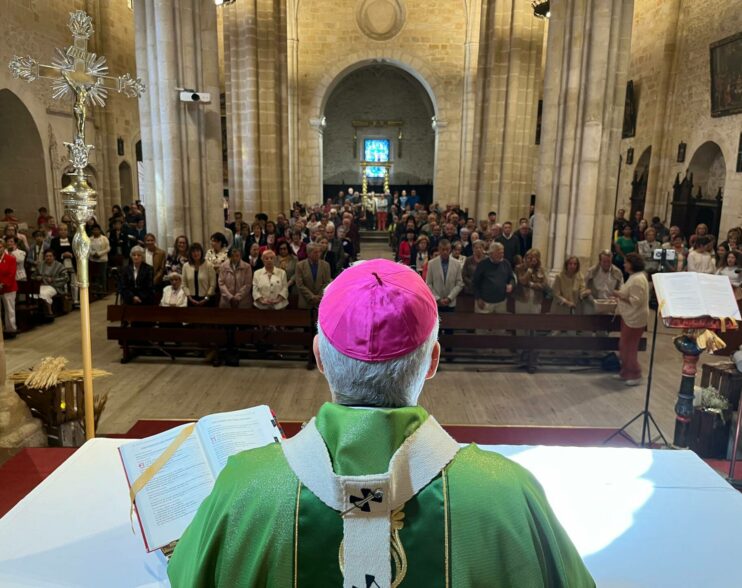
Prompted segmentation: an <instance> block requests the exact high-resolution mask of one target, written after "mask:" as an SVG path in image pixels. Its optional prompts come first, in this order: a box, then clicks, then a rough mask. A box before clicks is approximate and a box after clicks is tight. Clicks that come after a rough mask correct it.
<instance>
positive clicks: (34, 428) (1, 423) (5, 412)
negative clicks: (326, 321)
mask: <svg viewBox="0 0 742 588" xmlns="http://www.w3.org/2000/svg"><path fill="white" fill-rule="evenodd" d="M5 377H6V371H5V341H4V340H3V335H2V333H0V447H46V444H47V439H46V433H44V428H43V426H42V424H41V421H40V420H38V419H35V418H33V417H32V416H31V411H30V410H28V406H26V404H25V403H24V402H23V400H21V399H20V398H19V397H18V395H17V394H16V393H15V390H13V387H12V386H11V385H10V384H8V382H7V381H6V380H5Z"/></svg>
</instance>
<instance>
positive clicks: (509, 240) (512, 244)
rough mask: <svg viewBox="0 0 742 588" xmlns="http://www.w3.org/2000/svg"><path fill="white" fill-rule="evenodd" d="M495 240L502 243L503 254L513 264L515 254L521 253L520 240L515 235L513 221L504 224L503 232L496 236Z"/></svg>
mask: <svg viewBox="0 0 742 588" xmlns="http://www.w3.org/2000/svg"><path fill="white" fill-rule="evenodd" d="M495 226H497V225H495ZM495 241H496V242H497V243H500V245H502V247H503V252H504V253H503V255H504V257H505V259H506V260H507V261H508V262H509V263H510V265H511V266H512V265H513V261H514V260H515V256H516V255H520V240H519V239H518V238H517V237H516V236H515V235H513V223H511V222H510V221H506V222H504V223H503V224H502V234H501V235H500V236H499V237H496V238H495Z"/></svg>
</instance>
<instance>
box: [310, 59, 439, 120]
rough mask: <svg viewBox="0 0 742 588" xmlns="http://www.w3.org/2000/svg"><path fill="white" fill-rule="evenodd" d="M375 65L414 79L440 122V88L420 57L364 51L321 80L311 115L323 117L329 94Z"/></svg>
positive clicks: (342, 62) (336, 67) (342, 61)
mask: <svg viewBox="0 0 742 588" xmlns="http://www.w3.org/2000/svg"><path fill="white" fill-rule="evenodd" d="M375 63H379V64H386V65H391V66H394V67H398V68H399V69H401V70H404V71H405V72H407V73H408V74H410V75H411V76H412V77H413V78H415V79H416V80H417V81H418V82H420V84H421V85H422V87H423V88H425V90H426V91H427V93H428V97H429V98H430V101H431V102H432V103H433V110H434V112H435V116H436V118H440V116H441V112H442V111H443V110H444V108H445V104H443V99H442V97H443V96H444V92H443V88H442V84H441V82H440V80H439V79H438V77H437V76H436V74H435V72H434V71H433V69H432V68H431V67H429V66H428V65H427V63H425V62H424V61H423V60H421V59H420V58H419V57H416V56H414V55H412V54H409V53H407V52H404V51H400V50H393V51H389V52H385V51H379V53H378V54H377V55H373V56H369V55H368V52H367V51H363V52H360V51H359V52H355V53H351V54H350V55H347V56H346V57H345V58H344V59H339V60H338V61H336V62H335V63H334V64H333V67H332V68H331V69H330V70H328V71H327V72H326V73H325V74H324V75H323V76H322V78H321V79H320V81H319V83H318V84H317V87H316V89H315V92H314V95H313V97H312V107H311V109H310V112H312V113H316V116H317V118H318V119H321V118H322V117H323V116H324V112H325V107H326V106H327V101H328V99H329V98H330V95H331V94H332V91H333V90H334V89H335V87H337V85H338V84H339V83H340V82H341V81H342V80H343V79H344V78H345V77H346V76H347V75H348V74H349V73H351V72H353V71H355V70H357V69H361V68H363V67H366V66H369V65H373V64H375Z"/></svg>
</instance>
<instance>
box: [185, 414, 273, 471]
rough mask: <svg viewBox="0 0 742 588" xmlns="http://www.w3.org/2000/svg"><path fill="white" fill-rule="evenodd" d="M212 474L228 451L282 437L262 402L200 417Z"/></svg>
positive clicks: (236, 451) (244, 448)
mask: <svg viewBox="0 0 742 588" xmlns="http://www.w3.org/2000/svg"><path fill="white" fill-rule="evenodd" d="M196 429H197V430H198V434H199V435H200V436H201V443H202V445H203V448H204V453H205V454H206V459H207V460H208V462H209V464H210V466H211V469H212V472H213V474H214V478H216V477H217V476H218V475H219V472H221V471H222V469H224V466H225V465H227V459H228V458H229V456H230V455H234V454H235V453H239V452H241V451H245V450H247V449H255V448H256V447H262V446H263V445H268V444H269V443H273V442H274V441H278V440H280V438H281V433H280V431H279V430H278V428H276V427H275V426H274V425H273V415H272V413H271V411H270V408H268V407H267V406H265V405H261V406H256V407H253V408H247V409H245V410H238V411H234V412H224V413H218V414H212V415H208V416H205V417H203V418H202V419H201V420H200V421H199V423H198V425H197V426H196Z"/></svg>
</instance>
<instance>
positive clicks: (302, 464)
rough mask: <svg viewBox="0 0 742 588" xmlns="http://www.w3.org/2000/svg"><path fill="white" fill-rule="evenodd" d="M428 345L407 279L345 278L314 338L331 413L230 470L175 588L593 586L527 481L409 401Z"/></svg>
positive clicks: (430, 326) (433, 353)
mask: <svg viewBox="0 0 742 588" xmlns="http://www.w3.org/2000/svg"><path fill="white" fill-rule="evenodd" d="M266 265H267V264H266ZM389 301H394V303H393V304H390V303H389ZM358 309H363V313H362V314H361V315H360V316H359V313H358ZM437 334H438V312H437V309H436V302H435V299H434V298H433V295H432V294H431V293H430V291H429V290H428V288H427V286H426V285H425V282H423V281H422V279H421V278H420V277H419V276H418V275H417V274H416V273H415V272H414V271H412V270H411V269H410V268H408V267H403V266H401V265H398V264H395V263H393V262H391V261H389V260H382V259H376V260H373V261H366V262H362V263H359V264H356V265H354V266H352V267H350V268H349V269H348V270H346V271H344V272H343V273H342V274H340V276H339V277H338V278H337V279H336V280H335V281H334V282H332V283H331V284H330V285H329V286H328V287H327V290H326V291H325V295H324V297H323V298H322V302H321V304H320V307H319V319H318V335H317V337H316V338H315V342H314V353H315V357H316V358H317V366H318V368H319V370H320V372H321V373H323V374H324V375H325V377H326V378H327V382H328V384H329V388H330V391H331V393H332V403H327V404H325V405H323V406H322V407H321V408H320V410H319V413H318V414H317V416H316V417H315V418H313V419H312V420H311V421H310V422H309V423H308V424H307V425H306V426H305V427H304V428H303V429H302V431H301V432H300V433H298V434H297V435H296V436H294V437H293V438H291V439H289V440H287V441H284V442H283V443H281V444H279V443H273V444H270V445H268V446H265V447H262V448H260V449H254V450H251V451H245V452H242V453H240V454H238V455H235V456H233V457H231V458H230V459H229V461H228V463H227V466H226V468H225V469H224V470H223V471H222V472H221V474H220V475H219V478H218V479H217V481H216V484H215V486H214V489H213V491H212V493H211V495H210V496H209V497H208V498H207V499H206V500H205V501H204V502H203V503H202V504H201V506H200V508H199V510H198V512H197V514H196V516H195V518H194V520H193V522H192V523H191V525H190V526H189V527H188V529H187V530H186V532H185V533H184V535H183V537H182V538H181V539H180V541H179V542H178V545H177V547H176V548H175V552H174V554H173V557H172V559H171V560H170V564H169V567H168V575H169V577H170V581H171V583H172V585H173V586H174V587H177V588H182V587H184V586H201V587H203V586H216V585H219V586H271V587H279V588H280V587H290V586H297V585H298V586H323V587H324V586H348V587H350V586H358V587H365V588H368V587H371V586H373V587H376V586H378V587H380V588H381V587H383V588H388V587H389V586H397V585H400V584H401V585H402V586H410V587H428V586H444V585H445V586H448V585H452V586H460V587H477V586H487V587H490V586H493V587H494V586H497V587H504V586H508V587H518V588H520V587H531V586H534V587H535V586H550V587H569V588H584V587H592V586H594V585H595V583H594V581H593V580H592V578H591V577H590V574H589V573H588V571H587V569H586V568H585V565H584V564H583V562H582V560H581V559H580V556H579V554H578V553H577V551H576V549H575V547H574V546H573V545H572V543H571V541H570V539H569V537H568V536H567V534H566V533H565V531H564V530H563V529H562V527H561V525H560V524H559V521H558V520H557V519H556V517H555V515H554V513H553V512H552V510H551V508H550V506H549V503H548V502H547V500H546V497H545V495H544V492H543V490H542V488H541V486H540V485H539V484H538V482H537V481H536V480H535V479H534V477H533V476H532V475H531V474H530V473H529V472H528V471H527V470H525V469H524V468H522V467H521V466H520V465H517V464H515V463H513V462H511V461H510V460H508V459H506V458H504V457H503V456H501V455H498V454H496V453H492V452H489V451H483V450H481V449H479V448H478V447H477V446H476V445H473V444H472V445H469V446H467V447H465V448H461V447H460V446H459V444H458V443H457V442H456V441H455V440H454V439H452V438H451V437H450V436H449V435H448V434H447V433H446V432H445V431H444V430H443V428H442V427H441V426H440V425H439V424H438V423H437V422H436V420H435V419H434V418H433V417H432V416H429V415H428V413H427V412H426V411H425V410H424V409H422V408H420V407H419V406H417V402H418V397H419V395H420V393H421V392H422V388H423V384H424V383H425V380H426V379H429V378H432V377H433V376H434V375H435V373H436V369H437V367H438V360H439V357H440V346H439V344H438V342H437V341H436V338H437ZM390 464H391V467H390ZM449 554H450V562H449Z"/></svg>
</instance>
